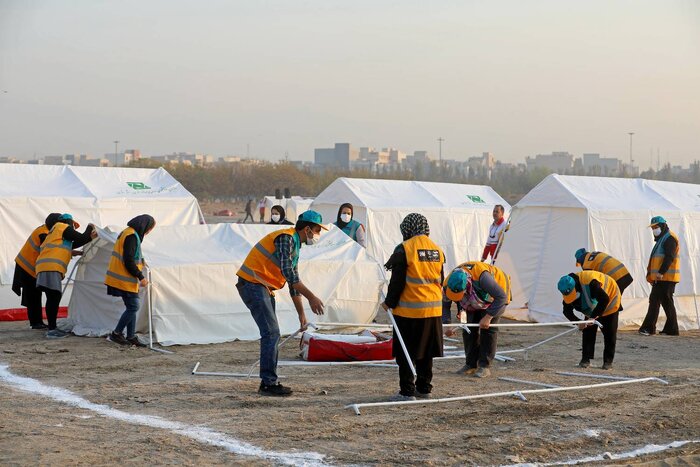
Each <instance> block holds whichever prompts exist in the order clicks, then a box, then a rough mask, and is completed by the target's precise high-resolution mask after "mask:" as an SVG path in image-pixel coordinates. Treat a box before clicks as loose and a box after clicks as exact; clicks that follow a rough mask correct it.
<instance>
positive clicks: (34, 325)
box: [31, 323, 49, 329]
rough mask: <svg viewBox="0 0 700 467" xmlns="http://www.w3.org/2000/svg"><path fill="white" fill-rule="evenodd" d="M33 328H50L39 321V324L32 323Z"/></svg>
mask: <svg viewBox="0 0 700 467" xmlns="http://www.w3.org/2000/svg"><path fill="white" fill-rule="evenodd" d="M31 328H32V329H48V328H49V327H48V326H47V325H45V324H44V323H39V324H32V325H31Z"/></svg>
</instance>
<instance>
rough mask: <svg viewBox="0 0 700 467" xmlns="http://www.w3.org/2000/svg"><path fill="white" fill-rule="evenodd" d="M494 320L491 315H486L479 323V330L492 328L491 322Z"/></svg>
mask: <svg viewBox="0 0 700 467" xmlns="http://www.w3.org/2000/svg"><path fill="white" fill-rule="evenodd" d="M492 319H493V316H491V315H484V317H483V318H481V321H479V328H480V329H488V328H489V327H491V320H492Z"/></svg>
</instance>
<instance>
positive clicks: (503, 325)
mask: <svg viewBox="0 0 700 467" xmlns="http://www.w3.org/2000/svg"><path fill="white" fill-rule="evenodd" d="M577 324H595V325H596V326H599V327H602V325H601V324H600V323H599V322H598V321H596V320H594V319H590V320H586V321H558V322H555V323H521V324H515V323H497V324H491V325H490V326H489V327H492V328H530V327H543V326H575V325H577ZM464 326H466V327H469V328H478V327H479V323H454V324H443V325H442V327H443V328H458V327H464Z"/></svg>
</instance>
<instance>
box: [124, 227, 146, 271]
mask: <svg viewBox="0 0 700 467" xmlns="http://www.w3.org/2000/svg"><path fill="white" fill-rule="evenodd" d="M136 235H137V234H131V235H128V236H127V237H126V238H125V239H124V258H123V260H124V267H125V268H126V270H127V271H129V274H131V275H132V276H134V277H136V278H138V280H139V281H140V280H142V279H143V278H144V276H143V273H142V272H141V271H139V268H138V266H137V264H136V259H135V257H136V248H137V246H138V242H137V240H136Z"/></svg>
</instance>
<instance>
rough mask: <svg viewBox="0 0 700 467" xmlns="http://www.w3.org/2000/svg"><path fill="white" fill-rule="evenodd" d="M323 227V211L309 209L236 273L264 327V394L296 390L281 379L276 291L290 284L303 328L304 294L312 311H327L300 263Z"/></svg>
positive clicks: (261, 243)
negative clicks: (305, 280)
mask: <svg viewBox="0 0 700 467" xmlns="http://www.w3.org/2000/svg"><path fill="white" fill-rule="evenodd" d="M322 229H323V230H328V229H327V228H326V227H324V226H323V219H322V217H321V214H319V213H317V212H316V211H306V212H303V213H302V214H300V215H299V219H298V220H297V223H296V225H295V226H294V227H293V228H289V229H283V230H276V231H274V232H272V233H269V234H267V235H266V236H265V237H263V238H262V240H260V241H259V242H258V243H257V244H256V245H255V246H254V247H253V248H252V249H251V250H250V252H249V253H248V256H247V257H246V259H245V261H244V262H243V265H242V266H241V268H240V269H239V270H238V272H237V273H236V274H237V275H238V283H237V284H236V288H237V289H238V293H239V294H240V296H241V299H242V300H243V303H245V305H246V307H248V309H249V310H250V314H251V315H252V316H253V319H254V320H255V323H256V324H257V325H258V329H259V330H260V379H261V381H260V387H259V388H258V392H259V393H260V394H261V395H264V396H282V397H285V396H289V395H291V394H292V390H291V389H290V388H288V387H286V386H283V385H282V384H280V383H279V381H278V379H277V357H278V351H277V347H278V343H279V339H280V328H279V324H278V323H277V316H276V314H275V291H276V290H279V289H281V288H282V287H284V285H285V283H287V284H289V294H290V295H291V296H292V302H293V303H294V308H295V309H296V311H297V314H298V315H299V325H300V327H301V328H302V329H303V328H306V325H307V321H306V314H305V312H304V306H303V302H302V299H301V297H302V296H304V297H306V299H307V300H308V301H309V306H310V307H311V311H312V312H313V313H315V314H317V315H322V314H323V302H322V301H321V299H319V298H318V297H317V296H316V295H314V294H313V292H311V290H309V289H308V288H307V287H306V286H305V285H304V283H303V282H301V279H300V278H299V270H298V262H299V250H300V249H301V246H302V245H304V244H306V245H314V244H316V243H317V242H318V241H319V240H320V235H321V230H322Z"/></svg>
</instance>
